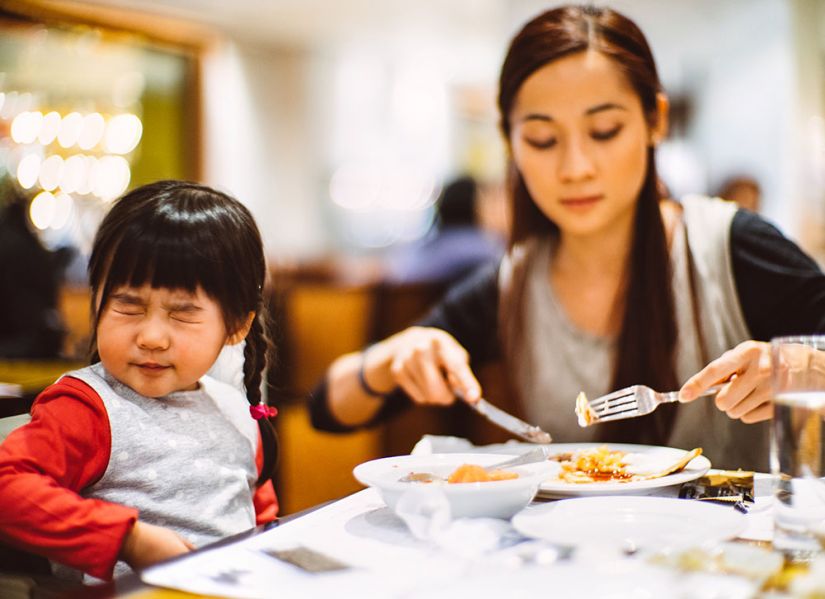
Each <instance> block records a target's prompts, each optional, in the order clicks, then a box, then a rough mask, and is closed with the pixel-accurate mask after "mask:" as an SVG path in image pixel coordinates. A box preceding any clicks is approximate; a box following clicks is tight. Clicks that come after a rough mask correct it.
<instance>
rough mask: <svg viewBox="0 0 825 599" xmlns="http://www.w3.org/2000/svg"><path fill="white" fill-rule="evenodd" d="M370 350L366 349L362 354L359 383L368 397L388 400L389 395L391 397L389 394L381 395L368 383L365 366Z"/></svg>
mask: <svg viewBox="0 0 825 599" xmlns="http://www.w3.org/2000/svg"><path fill="white" fill-rule="evenodd" d="M368 350H369V348H367V349H365V350H364V351H363V352H362V353H361V365H360V366H358V382H359V383H360V384H361V389H362V390H363V391H364V393H366V394H367V395H369V396H371V397H380V398H381V399H386V398H387V395H389V393H381V392H380V391H376V390H375V389H373V388H372V387H370V384H369V383H368V382H367V377H366V376H365V374H364V365H365V364H366V362H367V351H368Z"/></svg>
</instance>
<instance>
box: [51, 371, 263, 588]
mask: <svg viewBox="0 0 825 599" xmlns="http://www.w3.org/2000/svg"><path fill="white" fill-rule="evenodd" d="M65 376H70V377H73V378H77V379H80V380H81V381H83V382H84V383H86V384H87V385H89V386H90V387H91V388H92V389H94V390H95V392H97V394H98V395H99V396H100V398H101V399H102V400H103V405H104V406H105V408H106V413H107V415H108V418H109V426H110V427H111V433H112V451H111V455H110V458H109V464H108V466H107V468H106V471H105V472H104V473H103V476H102V477H101V478H100V480H99V481H97V482H96V483H95V484H93V485H91V486H90V487H88V488H86V489H83V491H82V492H81V495H82V496H83V497H90V498H96V499H102V500H104V501H109V502H112V503H118V504H121V505H125V506H129V507H133V508H136V509H137V510H139V512H140V514H139V516H138V517H139V519H140V520H142V521H145V522H147V523H149V524H154V525H157V526H164V527H166V528H169V529H171V530H173V531H175V532H177V533H178V534H179V535H181V536H182V537H184V538H186V539H188V540H189V541H190V542H192V543H193V544H194V545H195V546H198V547H199V546H203V545H206V544H208V543H211V542H214V541H217V540H218V539H221V538H224V537H227V536H230V535H233V534H236V533H239V532H242V531H244V530H248V529H250V528H252V527H253V526H255V509H254V505H253V495H254V492H255V483H256V481H257V478H258V470H257V466H256V464H255V454H256V451H257V447H258V425H257V423H256V422H255V421H254V420H253V419H252V418H251V417H250V416H249V403H248V402H247V400H246V398H245V397H244V396H243V394H242V393H240V391H238V389H236V388H234V387H232V386H231V385H227V384H225V383H221V382H219V381H217V380H215V379H212V378H211V377H208V376H205V377H203V378H202V379H201V380H200V381H199V383H200V384H199V388H198V389H196V390H194V391H179V392H176V393H171V394H169V395H167V396H165V397H161V398H151V397H144V396H142V395H139V394H137V393H136V392H135V391H133V390H132V389H131V388H130V387H127V386H126V385H124V384H122V383H120V382H119V381H117V380H116V379H115V378H114V377H112V376H111V375H110V374H109V373H108V372H107V371H106V370H105V369H104V368H103V365H102V364H100V363H97V364H94V365H92V366H89V367H86V368H83V369H81V370H76V371H73V372H69V373H68V374H66V375H65ZM53 571H54V572H55V574H57V575H59V576H62V577H66V578H78V577H79V573H77V572H76V571H73V570H71V569H69V568H66V567H65V566H60V565H57V564H53ZM129 571H131V570H130V568H129V566H128V565H126V564H125V563H123V562H118V564H117V565H116V566H115V576H118V575H121V574H124V573H126V572H129ZM87 579H88V577H87Z"/></svg>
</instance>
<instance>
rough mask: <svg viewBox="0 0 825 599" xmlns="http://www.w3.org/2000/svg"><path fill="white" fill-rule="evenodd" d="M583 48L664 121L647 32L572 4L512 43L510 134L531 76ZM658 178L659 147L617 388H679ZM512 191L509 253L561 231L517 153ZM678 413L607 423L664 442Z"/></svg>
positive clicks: (615, 435)
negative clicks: (609, 64)
mask: <svg viewBox="0 0 825 599" xmlns="http://www.w3.org/2000/svg"><path fill="white" fill-rule="evenodd" d="M585 50H593V51H597V52H599V53H601V54H603V55H604V56H606V57H608V58H609V59H611V60H612V61H613V64H615V65H616V66H617V67H618V68H619V69H620V70H621V72H622V73H623V74H624V76H625V77H626V79H627V80H628V82H629V83H630V85H631V86H632V87H633V89H634V90H635V91H636V93H637V94H638V96H639V99H640V100H641V104H642V109H643V110H644V113H645V116H646V117H647V120H648V124H649V125H650V126H653V125H655V124H656V122H657V119H658V110H657V94H658V93H659V92H661V90H662V87H661V83H660V81H659V76H658V74H657V71H656V64H655V62H654V60H653V54H652V52H651V51H650V47H649V46H648V44H647V41H646V40H645V37H644V35H643V34H642V32H641V31H640V30H639V28H638V27H637V26H636V25H635V24H634V23H633V22H632V21H631V20H630V19H628V18H626V17H624V16H622V15H621V14H619V13H617V12H615V11H613V10H610V9H608V8H597V7H592V6H586V7H581V6H565V7H561V8H557V9H553V10H549V11H547V12H545V13H543V14H540V15H539V16H537V17H535V18H534V19H533V20H531V21H530V22H529V23H527V24H526V25H525V26H524V28H523V29H522V30H521V31H520V32H519V33H518V34H517V35H516V36H515V38H514V39H513V41H512V42H511V44H510V48H509V50H508V52H507V56H506V58H505V60H504V64H503V66H502V69H501V76H500V79H499V96H498V107H499V111H500V116H501V122H500V126H501V131H502V133H503V135H504V137H505V139H507V140H509V137H510V127H511V123H510V113H511V111H512V108H513V103H514V101H515V99H516V95H517V94H518V91H519V89H520V88H521V86H522V84H523V83H524V81H525V80H526V79H527V78H528V77H529V76H530V75H531V74H533V73H534V72H535V71H536V70H538V69H539V68H541V67H543V66H545V65H547V64H548V63H550V62H553V61H554V60H558V59H560V58H563V57H565V56H569V55H572V54H575V53H578V52H583V51H585ZM657 180H658V177H657V174H656V162H655V156H654V151H653V147H652V146H651V147H650V148H649V149H648V154H647V172H646V173H645V178H644V182H643V184H642V188H641V191H640V192H639V197H638V201H637V204H636V214H635V222H634V231H633V241H632V248H631V250H630V253H629V256H628V262H627V265H626V267H625V272H626V273H627V274H626V277H625V280H626V283H625V285H624V287H623V292H624V293H623V294H620V297H619V298H617V306H616V307H617V309H621V310H622V312H619V313H622V314H623V316H622V321H621V329H620V331H619V335H618V342H617V347H616V357H615V362H614V366H613V379H612V382H611V386H612V388H613V389H618V388H621V387H625V386H628V385H633V384H637V383H642V384H647V385H650V386H652V387H654V388H656V389H675V388H677V378H676V371H675V365H674V362H675V358H674V353H675V347H676V336H677V329H676V316H675V307H674V300H673V291H672V287H671V279H672V273H671V265H670V255H669V252H668V247H667V238H666V234H665V229H664V224H663V222H662V216H661V213H660V209H659V203H660V200H661V199H662V198H661V196H660V193H659V191H658V189H657ZM508 192H509V194H510V200H511V207H512V219H513V223H512V231H511V237H510V249H511V250H512V249H513V248H514V247H515V246H516V245H517V244H519V243H521V242H524V241H526V240H528V239H530V238H533V237H546V236H548V235H549V236H551V237H557V236H558V234H559V230H558V227H557V226H556V224H555V223H554V222H552V221H551V220H550V219H548V218H547V217H546V216H545V215H544V213H543V212H542V211H541V210H540V209H539V208H538V206H536V204H535V202H534V201H533V198H532V197H530V194H529V192H528V191H527V187H526V185H525V183H524V180H523V178H522V176H521V174H520V173H519V172H518V170H517V168H516V166H515V164H514V162H513V160H512V157H510V159H509V168H508ZM519 268H520V269H521V270H519ZM524 280H525V273H524V265H521V266H520V267H519V266H518V265H517V267H516V270H515V271H514V275H513V279H512V283H511V285H510V286H509V289H508V290H505V293H504V294H503V295H502V298H501V309H500V321H501V330H502V335H503V341H504V343H505V348H506V350H507V351H506V352H505V355H506V359H512V357H513V355H514V354H513V351H512V350H513V341H512V340H515V339H517V338H518V336H519V335H518V331H520V330H522V329H523V326H524V323H523V322H520V318H521V312H522V310H521V306H522V302H523V291H524ZM548 341H549V340H548ZM674 418H675V412H674V411H673V410H661V409H660V410H657V411H656V412H654V414H652V415H651V416H647V417H643V418H636V419H632V420H626V421H620V422H618V423H611V424H608V425H602V426H603V427H604V428H603V431H604V433H605V435H606V436H608V437H609V438H610V440H612V441H631V440H632V441H636V442H646V443H662V442H664V441H665V440H666V439H667V436H668V434H669V433H670V430H671V428H672V425H673V420H674Z"/></svg>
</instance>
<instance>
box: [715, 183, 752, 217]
mask: <svg viewBox="0 0 825 599" xmlns="http://www.w3.org/2000/svg"><path fill="white" fill-rule="evenodd" d="M716 197H718V198H722V199H723V200H728V201H730V202H735V203H736V204H738V205H739V206H740V207H741V208H745V209H746V210H750V211H751V212H759V206H760V204H761V199H762V190H761V188H760V187H759V183H758V182H757V181H756V179H754V178H753V177H749V176H747V175H739V176H736V177H730V178H729V179H727V180H726V181H725V182H724V183H723V184H722V186H721V187H720V188H719V191H718V192H716Z"/></svg>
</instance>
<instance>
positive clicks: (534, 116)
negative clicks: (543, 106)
mask: <svg viewBox="0 0 825 599" xmlns="http://www.w3.org/2000/svg"><path fill="white" fill-rule="evenodd" d="M527 121H543V122H545V123H552V122H553V117H552V116H550V115H549V114H538V113H530V114H528V115H526V116H525V117H524V118H522V119H521V122H522V123H526V122H527Z"/></svg>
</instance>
